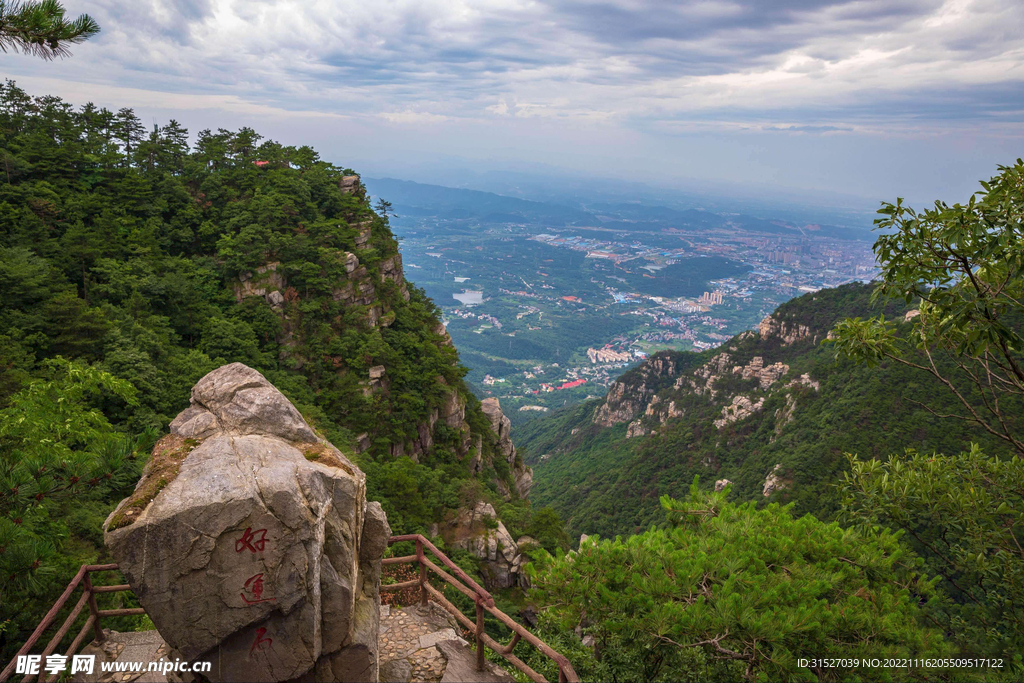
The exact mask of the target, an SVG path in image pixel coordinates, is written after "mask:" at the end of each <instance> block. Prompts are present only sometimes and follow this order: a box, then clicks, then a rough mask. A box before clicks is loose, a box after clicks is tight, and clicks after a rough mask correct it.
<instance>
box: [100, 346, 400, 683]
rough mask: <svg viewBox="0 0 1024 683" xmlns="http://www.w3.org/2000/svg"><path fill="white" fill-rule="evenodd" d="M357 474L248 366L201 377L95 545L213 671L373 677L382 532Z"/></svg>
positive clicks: (179, 645)
mask: <svg viewBox="0 0 1024 683" xmlns="http://www.w3.org/2000/svg"><path fill="white" fill-rule="evenodd" d="M365 482H366V478H365V476H364V475H363V473H362V472H361V471H360V470H359V469H358V468H357V467H356V466H355V465H353V464H352V463H351V462H350V461H349V460H348V458H346V457H345V456H344V455H343V454H342V453H341V452H340V451H338V449H336V448H335V447H334V446H332V445H331V444H330V443H328V442H327V441H325V440H324V439H322V438H320V437H319V436H317V434H316V433H315V432H314V431H313V430H312V429H311V428H310V426H309V425H308V424H307V423H306V421H305V420H303V418H302V416H301V415H300V414H299V412H298V411H297V410H296V409H295V407H294V406H293V405H292V404H291V403H290V402H289V401H288V399H286V398H285V397H284V395H283V394H281V392H279V391H278V390H277V389H276V388H275V387H274V386H273V385H271V384H270V382H268V381H267V380H266V379H265V378H264V377H263V375H261V374H260V373H258V372H256V371H255V370H253V369H251V368H248V367H246V366H245V365H242V364H241V363H232V364H231V365H225V366H224V367H221V368H219V369H217V370H214V371H213V372H211V373H209V374H208V375H206V376H205V377H203V378H202V379H201V380H199V382H198V383H197V384H196V385H195V387H194V388H193V389H192V405H191V406H190V407H189V408H187V409H186V410H185V411H183V412H182V413H181V414H180V415H178V417H177V418H175V420H174V421H173V422H171V427H170V434H168V435H167V436H165V437H164V438H163V439H161V440H160V441H159V442H158V443H157V445H156V446H155V448H154V450H153V457H152V458H151V460H150V462H149V463H148V464H147V466H146V469H145V470H144V472H143V476H142V479H141V480H140V481H139V483H138V486H137V487H136V489H135V492H134V493H133V494H132V495H131V496H130V497H129V498H126V499H125V500H123V501H122V502H121V503H120V505H118V507H117V509H116V510H114V512H113V513H111V515H110V517H109V518H108V519H107V522H106V524H105V525H104V526H105V539H104V540H105V542H106V544H107V547H108V548H109V549H110V551H111V553H112V554H113V556H114V559H115V560H116V561H117V563H118V564H119V565H120V568H121V571H122V572H124V574H125V576H126V577H127V579H128V583H129V584H130V585H131V587H132V589H133V590H134V592H135V594H136V595H137V596H138V598H139V601H140V602H141V604H142V606H143V607H144V608H145V609H146V612H147V614H148V615H149V616H150V618H151V619H152V620H153V623H154V624H155V625H156V627H157V630H158V631H159V632H160V635H161V636H162V637H163V638H164V640H165V641H166V642H167V644H168V645H170V646H171V647H172V648H174V649H175V650H177V651H178V652H179V653H180V654H181V656H182V658H183V659H187V660H207V661H211V662H212V663H213V667H212V671H211V672H210V673H209V674H207V678H209V679H210V680H211V681H286V680H291V679H297V678H301V679H303V680H310V681H312V680H316V681H376V680H377V669H378V660H377V632H378V628H379V612H378V604H379V600H380V592H379V591H380V564H381V562H380V561H381V557H382V556H383V553H384V549H385V548H386V547H387V542H388V537H389V536H390V533H391V532H390V529H389V528H388V524H387V519H386V518H385V516H384V513H383V511H382V510H381V508H380V505H379V504H378V503H367V502H366V483H365Z"/></svg>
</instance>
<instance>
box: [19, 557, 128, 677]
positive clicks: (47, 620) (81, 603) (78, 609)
mask: <svg viewBox="0 0 1024 683" xmlns="http://www.w3.org/2000/svg"><path fill="white" fill-rule="evenodd" d="M117 568H118V567H117V565H116V564H83V565H82V568H81V569H79V570H78V573H77V574H75V578H73V579H71V583H69V584H68V587H67V588H65V589H64V592H63V593H61V596H60V597H59V598H57V602H56V603H54V605H53V607H51V608H50V611H49V612H47V613H46V616H45V617H43V620H42V621H41V622H39V625H38V626H36V630H35V631H33V632H32V635H31V636H29V639H28V640H27V641H26V642H25V644H24V645H22V646H21V649H20V650H18V653H17V654H16V655H14V659H12V660H11V662H10V664H8V665H7V666H6V667H4V670H3V671H2V672H0V681H6V680H9V679H10V676H11V674H12V673H13V672H14V669H15V667H16V666H17V663H18V657H20V656H22V655H27V654H28V653H29V652H31V650H32V648H33V647H34V646H35V644H36V642H37V641H38V640H39V639H40V638H41V637H42V635H43V634H44V633H46V631H47V629H49V628H50V625H51V624H52V623H53V621H54V619H56V618H57V615H58V614H59V613H60V610H61V609H62V608H63V607H64V604H65V603H66V602H67V601H68V598H70V597H71V594H72V593H74V592H75V589H76V588H78V586H79V585H81V586H82V597H80V598H79V599H78V602H77V603H76V604H75V606H74V607H73V608H72V610H71V612H70V613H69V614H68V616H67V618H66V619H64V623H63V624H62V625H61V627H60V628H59V629H57V632H56V633H55V634H54V635H53V637H52V638H50V642H49V643H47V644H46V647H45V648H44V649H43V652H42V661H43V662H45V661H46V658H47V657H48V656H50V655H52V654H53V653H54V651H56V649H57V647H58V646H59V645H60V643H61V641H62V640H64V637H65V636H67V634H68V631H70V630H71V627H72V626H73V625H74V623H75V620H76V619H78V615H79V614H81V613H82V610H83V609H85V608H86V606H88V608H89V618H88V619H86V620H85V624H84V625H83V626H82V629H81V630H80V631H79V632H78V635H77V636H75V639H74V640H73V641H71V645H70V647H68V649H67V650H66V651H65V652H64V656H65V657H68V658H70V657H71V656H72V655H74V654H76V653H77V652H78V649H79V648H80V647H82V643H84V642H85V638H86V636H87V635H88V634H89V631H92V632H93V640H94V641H96V642H98V643H102V642H103V640H104V636H103V627H102V626H101V625H100V619H101V618H103V617H125V616H130V615H137V614H145V613H146V610H144V609H142V608H141V607H129V608H125V609H99V608H97V607H96V595H97V593H119V592H122V591H130V590H131V586H129V585H128V584H126V583H125V584H119V585H116V586H94V585H92V576H91V574H92V572H107V571H115V570H116V569H117ZM57 676H58V675H57V674H51V675H49V676H46V677H45V678H44V672H43V668H42V667H40V673H39V674H26V675H25V677H24V678H22V679H21V681H22V683H29V681H31V680H32V679H36V680H37V681H55V680H57Z"/></svg>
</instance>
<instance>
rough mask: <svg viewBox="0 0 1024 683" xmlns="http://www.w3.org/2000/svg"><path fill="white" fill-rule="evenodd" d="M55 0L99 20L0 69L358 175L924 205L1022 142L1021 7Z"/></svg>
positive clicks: (756, 0) (861, 0)
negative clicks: (712, 188)
mask: <svg viewBox="0 0 1024 683" xmlns="http://www.w3.org/2000/svg"><path fill="white" fill-rule="evenodd" d="M64 4H65V6H66V7H67V9H68V11H69V13H72V14H77V13H81V12H88V13H89V14H91V15H92V16H93V17H94V18H95V19H96V20H97V21H98V22H99V23H100V25H101V27H102V33H101V34H100V35H99V36H98V37H97V38H94V39H93V40H91V41H89V42H88V43H87V44H84V45H81V46H79V47H77V48H76V49H75V50H74V56H73V57H70V58H68V59H65V60H63V61H59V62H56V63H47V62H43V61H40V60H38V59H35V58H31V57H27V56H23V55H15V54H6V55H4V54H0V74H2V75H3V76H6V77H9V78H13V79H14V80H16V81H17V82H18V83H19V85H21V86H22V87H23V88H26V89H28V90H29V91H30V92H32V93H34V94H43V93H50V94H56V95H61V96H63V97H65V98H66V99H68V100H71V101H73V102H76V103H84V102H85V101H88V100H92V101H94V102H96V103H97V104H101V105H105V106H108V107H121V106H131V107H133V108H135V110H136V111H137V112H138V113H139V114H140V115H141V116H142V117H143V120H144V121H146V122H147V123H152V122H154V121H156V122H164V121H166V120H167V119H169V118H171V117H173V118H176V119H178V120H179V121H181V122H182V123H183V124H185V125H187V126H189V127H190V128H191V129H193V130H198V129H200V128H205V127H210V128H217V127H228V128H234V127H238V126H241V125H250V126H253V127H255V128H257V130H259V131H261V132H265V133H266V134H267V135H269V136H270V137H273V138H275V139H279V140H281V141H282V142H286V143H295V144H312V145H314V146H315V147H316V148H317V149H318V150H320V151H321V153H322V156H324V157H325V158H328V159H330V160H332V161H334V162H336V163H338V164H340V165H349V166H352V167H355V168H356V169H357V170H359V169H360V167H361V166H363V167H366V168H369V169H370V170H371V171H372V173H374V174H384V173H389V174H390V175H394V176H396V177H402V175H403V170H404V169H408V168H411V167H413V166H415V167H416V168H418V169H420V172H422V169H424V168H426V169H429V167H430V165H431V163H433V160H436V159H442V158H443V159H445V160H446V162H445V163H447V164H448V165H449V166H450V165H452V164H462V165H465V166H466V167H468V168H475V169H480V170H486V169H502V168H520V169H521V168H529V167H530V164H546V165H548V166H549V167H556V168H560V169H565V171H566V172H567V173H584V174H596V175H605V176H614V175H628V176H630V177H632V178H635V179H638V180H644V181H653V182H659V183H662V184H665V185H671V184H673V183H678V184H680V185H685V184H686V183H688V182H693V181H712V182H720V183H726V184H732V185H734V186H736V187H759V188H771V187H780V188H793V189H798V190H817V191H822V192H823V193H826V194H827V193H843V194H847V195H858V196H863V197H866V198H871V199H873V200H874V199H879V198H885V199H889V198H892V197H894V196H895V195H897V194H900V195H903V196H907V197H910V198H916V199H918V200H919V201H924V200H928V199H934V198H938V197H942V198H946V199H965V198H966V195H967V194H969V193H970V192H971V191H972V190H973V189H974V188H975V186H976V181H977V180H978V179H980V178H987V177H988V176H990V175H992V174H993V173H994V172H995V169H996V165H997V164H999V163H1011V162H1012V161H1013V160H1014V159H1015V158H1016V157H1018V156H1021V155H1024V149H1022V147H1024V145H1022V142H1024V125H1022V124H1024V87H1022V86H1024V2H1021V0H856V1H847V0H735V1H725V0H705V1H699V0H698V1H690V0H681V1H660V0H603V1H598V0H369V1H366V0H363V1H360V2H354V1H349V0H132V1H130V2H129V1H124V0H64ZM438 163H440V162H438ZM439 168H440V166H439ZM420 179H422V178H420ZM437 180H438V181H439V182H440V181H442V180H443V176H441V177H438V178H437ZM442 184H443V183H442Z"/></svg>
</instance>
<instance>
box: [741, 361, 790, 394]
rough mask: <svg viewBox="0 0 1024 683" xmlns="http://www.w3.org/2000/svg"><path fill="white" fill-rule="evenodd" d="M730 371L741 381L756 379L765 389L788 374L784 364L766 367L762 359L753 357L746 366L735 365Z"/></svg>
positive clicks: (786, 366) (787, 367) (773, 364)
mask: <svg viewBox="0 0 1024 683" xmlns="http://www.w3.org/2000/svg"><path fill="white" fill-rule="evenodd" d="M732 371H733V372H734V373H737V374H739V375H740V376H741V377H742V378H743V379H757V381H758V384H759V385H760V386H761V388H762V389H767V388H768V387H770V386H771V385H773V384H775V382H777V381H778V380H779V379H780V378H781V377H782V376H783V375H785V374H786V373H787V372H789V366H788V365H786V364H785V363H772V364H771V365H767V366H766V365H765V364H764V358H762V357H761V356H754V357H753V358H752V359H751V360H750V363H749V364H748V365H745V366H744V365H737V366H735V367H733V369H732Z"/></svg>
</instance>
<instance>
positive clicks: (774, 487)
mask: <svg viewBox="0 0 1024 683" xmlns="http://www.w3.org/2000/svg"><path fill="white" fill-rule="evenodd" d="M781 469H782V464H781V463H779V464H778V465H776V466H775V467H773V468H772V471H771V472H769V473H768V476H767V477H765V480H764V488H763V489H761V492H762V493H763V494H764V496H765V497H766V498H767V497H768V496H770V495H772V494H773V493H775V492H776V491H781V490H782V489H785V488H787V487H786V483H785V482H784V481H783V479H782V477H781V476H780V475H779V470H781Z"/></svg>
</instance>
